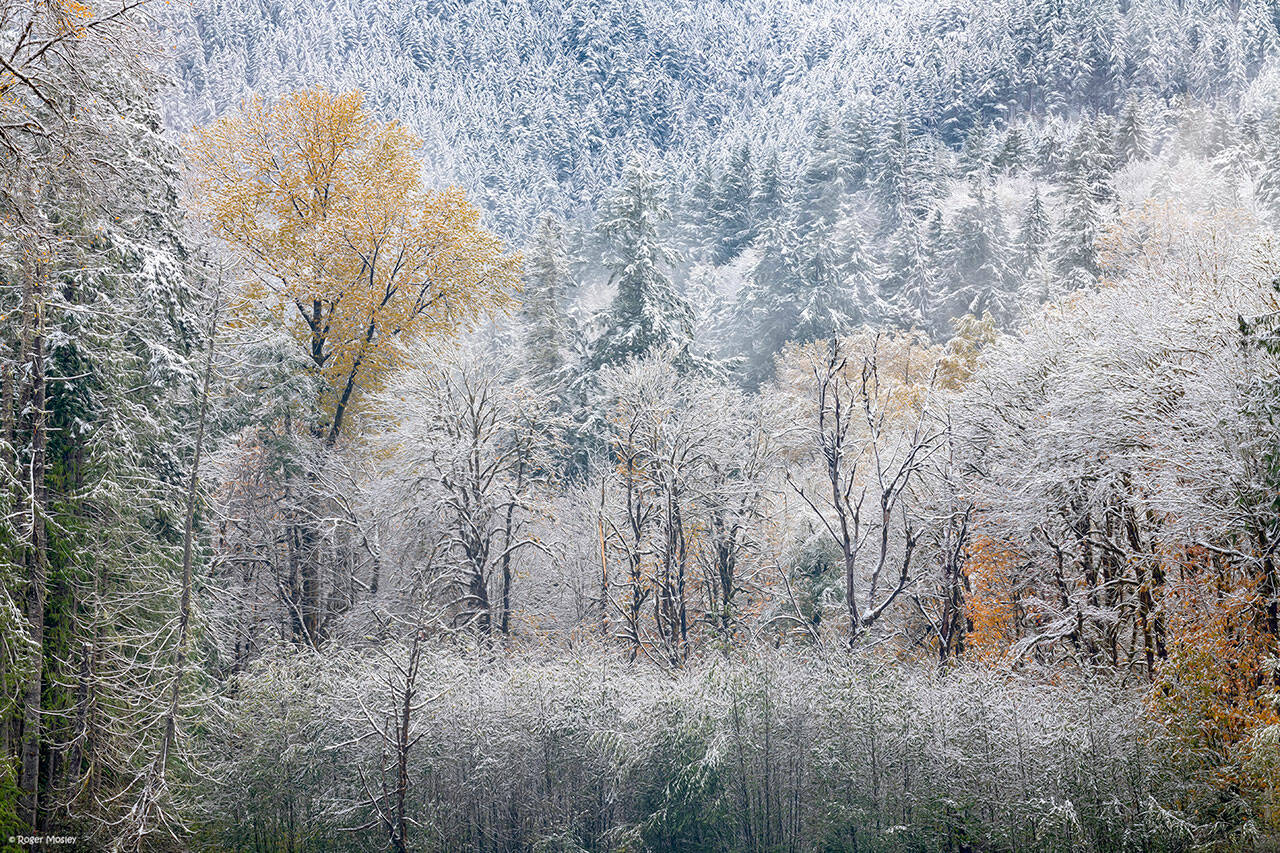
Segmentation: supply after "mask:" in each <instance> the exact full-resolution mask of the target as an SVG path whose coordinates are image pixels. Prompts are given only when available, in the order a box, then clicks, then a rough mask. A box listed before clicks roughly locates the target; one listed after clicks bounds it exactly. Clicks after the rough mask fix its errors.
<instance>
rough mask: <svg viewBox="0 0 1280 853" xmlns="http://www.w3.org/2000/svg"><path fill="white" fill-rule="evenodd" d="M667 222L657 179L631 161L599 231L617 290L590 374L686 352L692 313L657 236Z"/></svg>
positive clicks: (671, 258)
mask: <svg viewBox="0 0 1280 853" xmlns="http://www.w3.org/2000/svg"><path fill="white" fill-rule="evenodd" d="M667 216H668V214H667V208H666V205H665V203H664V200H663V198H662V193H661V188H660V184H659V182H658V178H657V176H656V175H655V174H654V173H653V171H652V169H650V168H649V167H648V166H647V165H645V164H643V163H641V162H640V161H638V160H633V161H632V162H631V163H629V164H628V165H627V168H626V171H625V173H624V174H623V177H622V184H621V187H620V188H619V189H618V191H617V192H616V193H615V194H614V195H613V197H612V198H610V199H609V201H608V202H607V203H606V205H605V208H604V211H603V213H602V217H601V221H600V224H599V226H598V231H599V233H600V236H601V238H602V239H603V240H604V243H605V263H606V265H607V267H608V269H609V270H610V273H611V275H610V283H611V284H612V285H614V286H616V288H617V290H616V292H615V294H614V297H613V301H612V302H611V303H610V305H609V308H608V309H607V311H606V312H605V314H604V315H603V316H602V317H601V320H602V322H603V329H602V331H601V333H600V336H599V337H598V338H597V339H596V341H595V343H594V345H593V346H592V351H591V357H590V362H589V365H588V366H589V369H590V370H591V371H596V370H599V369H600V368H602V367H606V366H609V365H615V364H621V363H622V362H625V361H627V360H628V359H633V358H637V357H640V356H644V355H646V354H648V353H650V352H653V351H654V350H656V349H660V348H666V347H676V348H678V349H681V350H686V351H687V350H688V348H689V345H690V343H691V342H692V339H693V311H692V309H690V307H689V304H688V303H687V302H686V301H685V299H684V297H683V296H681V295H680V294H679V293H678V292H677V291H676V288H675V286H674V285H673V284H672V282H671V278H670V275H669V273H670V269H671V265H672V263H673V261H674V255H673V253H672V252H671V251H670V250H668V249H667V247H666V246H665V245H664V244H663V242H662V238H661V237H660V235H659V230H658V229H659V227H660V225H661V224H662V223H663V222H664V221H665V220H666V219H667Z"/></svg>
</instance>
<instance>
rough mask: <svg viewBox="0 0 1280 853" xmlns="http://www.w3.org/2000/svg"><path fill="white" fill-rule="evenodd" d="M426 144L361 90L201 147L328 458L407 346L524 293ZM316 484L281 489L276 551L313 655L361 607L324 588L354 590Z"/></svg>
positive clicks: (260, 309) (511, 259)
mask: <svg viewBox="0 0 1280 853" xmlns="http://www.w3.org/2000/svg"><path fill="white" fill-rule="evenodd" d="M419 144H420V143H419V141H418V140H417V139H416V138H415V137H414V136H413V135H412V134H410V133H409V132H407V131H406V130H405V129H403V128H402V127H400V126H398V125H396V124H394V123H383V122H379V121H376V120H375V119H373V118H372V117H371V116H370V115H369V114H368V113H367V112H366V111H365V109H364V106H363V101H362V96H361V94H360V93H359V92H348V93H341V94H339V93H332V92H329V91H326V90H324V89H321V88H315V89H308V90H304V91H300V92H295V93H293V94H291V95H287V96H285V97H282V98H280V99H277V100H274V101H265V100H262V99H257V98H255V99H253V100H250V101H248V102H246V103H245V104H244V105H242V107H241V109H240V110H239V111H238V112H237V113H235V114H233V115H230V116H227V117H225V118H222V119H220V120H218V121H216V122H214V123H213V124H211V125H209V126H207V127H204V128H198V129H196V131H195V133H194V134H193V136H192V138H191V139H190V141H189V145H188V154H189V158H190V161H191V166H192V173H193V174H192V182H191V188H192V192H193V195H194V197H195V199H194V200H195V203H196V205H197V206H198V207H199V208H201V209H202V211H203V213H204V215H205V216H206V218H207V220H208V222H209V224H210V227H211V228H212V230H213V232H214V234H216V235H217V236H218V237H220V238H222V240H223V241H225V243H226V244H227V246H228V247H230V248H231V249H232V250H233V251H234V252H235V254H236V256H237V258H238V260H239V262H240V265H241V271H242V273H243V278H244V280H245V283H244V287H243V289H242V291H241V293H240V295H239V301H238V309H239V314H240V316H241V317H246V318H252V319H253V321H255V322H262V321H263V320H265V321H266V322H268V323H271V324H275V325H278V326H280V327H281V328H283V329H285V330H286V331H287V333H288V334H289V335H290V336H291V337H292V338H293V339H294V340H295V341H296V342H297V343H298V345H299V346H300V347H301V348H302V350H303V351H305V353H306V357H307V359H308V360H309V366H310V370H311V371H312V372H313V373H314V376H315V378H316V379H317V380H318V383H317V385H318V397H319V399H317V400H316V401H315V403H316V411H317V412H318V416H317V417H315V418H314V419H313V420H312V422H311V423H310V424H308V427H309V431H310V433H311V435H312V436H313V437H314V438H315V439H316V441H318V442H321V443H322V444H323V446H325V447H330V448H331V447H333V446H335V445H336V444H337V443H338V440H339V437H340V436H341V435H342V434H343V427H344V424H346V423H348V422H349V421H350V419H351V417H352V414H353V412H355V411H356V410H357V409H358V408H359V406H360V403H361V398H362V395H365V394H368V393H369V392H371V391H374V390H376V389H377V388H378V387H379V386H380V385H381V384H382V383H383V381H384V380H385V378H386V377H387V375H388V373H389V372H390V371H391V369H392V368H394V367H395V366H396V365H395V361H396V359H397V356H398V354H399V353H401V352H403V346H402V344H412V343H413V341H414V340H419V341H425V340H427V339H431V338H438V337H440V336H445V335H450V334H452V333H454V332H456V331H458V330H459V329H460V328H462V327H465V326H466V325H468V324H469V323H471V322H473V321H474V320H475V319H476V318H478V317H479V316H480V315H481V314H482V313H483V312H484V311H486V310H487V309H492V308H500V307H504V306H505V305H506V304H507V303H508V302H509V301H510V300H511V294H512V293H513V291H514V290H515V289H516V287H517V285H518V276H519V265H520V258H519V256H518V255H515V254H507V253H506V252H505V250H504V247H503V245H502V243H501V241H500V240H499V239H498V238H497V237H495V236H494V235H493V234H491V233H490V232H489V231H487V230H485V229H484V228H483V227H482V225H481V223H480V214H479V212H478V211H477V210H476V209H475V208H474V207H472V206H471V205H470V204H469V203H468V202H467V199H466V196H465V194H464V193H463V192H462V191H461V190H459V189H456V188H450V189H446V190H441V191H437V190H431V189H428V188H427V187H425V186H424V185H423V179H422V163H421V162H420V161H419V159H418V157H417V153H416V152H417V150H418V147H419ZM289 428H292V427H289ZM320 481H321V478H320V477H319V475H318V472H316V471H315V470H314V469H312V470H310V471H308V473H307V476H306V479H305V480H304V481H301V482H298V483H296V484H289V485H288V486H287V487H285V488H283V490H282V494H284V495H285V496H286V500H285V503H286V504H287V505H285V506H283V509H282V517H281V523H282V524H283V525H284V526H285V527H286V528H287V534H288V535H286V536H283V537H273V539H274V540H278V541H283V542H285V543H287V544H286V546H282V547H283V548H284V553H283V554H282V555H281V559H280V560H279V564H280V565H281V566H282V567H283V568H282V569H281V573H282V576H283V577H282V580H281V581H280V582H277V586H278V587H279V588H280V589H281V590H282V592H281V598H282V602H281V603H282V604H283V605H284V612H285V613H287V614H288V616H287V618H288V620H289V621H290V623H291V632H292V635H293V637H294V638H295V640H296V641H298V642H301V643H306V644H308V645H313V646H314V645H317V644H318V643H319V642H320V641H321V640H322V639H323V638H324V636H325V634H326V624H327V622H328V617H329V616H330V615H332V614H333V613H335V612H338V611H339V610H340V609H341V608H342V607H346V606H349V603H346V599H344V598H342V596H341V595H337V596H330V595H327V594H326V587H328V588H330V589H332V590H337V591H341V590H344V589H348V588H352V587H353V586H354V580H353V578H352V577H350V576H349V575H350V572H351V571H353V569H351V568H349V567H347V568H343V566H344V565H345V561H344V560H343V559H342V558H341V555H338V559H334V560H327V558H326V552H325V550H324V549H325V547H330V548H340V547H342V546H341V545H340V543H337V542H336V540H334V535H333V534H332V533H326V534H324V536H327V537H328V539H323V538H322V533H321V531H320V530H319V529H318V526H317V521H316V520H317V519H318V518H322V517H324V516H325V515H326V513H327V514H329V515H332V516H335V517H338V516H340V515H341V513H340V512H338V511H337V510H336V509H335V510H334V512H328V510H327V509H326V507H328V506H329V505H330V504H331V503H332V502H333V496H332V495H331V494H329V493H327V492H325V491H324V488H322V486H321V482H320ZM326 542H329V545H328V546H326V544H325V543H326ZM327 571H328V573H326V572H327ZM344 572H345V573H347V574H346V576H344V574H343V573H344Z"/></svg>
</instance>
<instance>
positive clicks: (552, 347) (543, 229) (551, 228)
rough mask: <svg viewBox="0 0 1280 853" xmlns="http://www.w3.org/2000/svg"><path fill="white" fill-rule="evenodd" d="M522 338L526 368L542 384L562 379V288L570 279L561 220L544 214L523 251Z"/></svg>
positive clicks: (565, 332)
mask: <svg viewBox="0 0 1280 853" xmlns="http://www.w3.org/2000/svg"><path fill="white" fill-rule="evenodd" d="M525 258H526V261H525V284H524V303H523V306H522V310H521V314H522V315H523V320H524V328H523V339H524V349H525V355H526V358H527V359H528V360H527V362H526V370H527V371H528V373H529V374H530V375H531V376H532V377H533V378H534V380H535V381H537V382H539V383H541V384H543V385H544V386H555V385H557V384H558V383H559V381H560V379H561V373H562V371H563V368H564V363H565V357H564V354H565V350H566V347H567V346H568V337H569V330H568V326H569V321H568V317H567V316H566V314H565V310H564V304H565V290H566V285H567V284H568V282H569V280H570V270H569V257H568V254H567V252H566V251H565V239H564V223H562V222H561V221H560V220H559V219H557V218H556V217H554V216H552V215H550V214H547V215H546V216H544V217H543V218H542V220H541V221H540V222H539V223H538V230H537V231H536V232H535V233H534V236H533V239H532V240H531V241H530V244H529V246H528V248H527V249H526V250H525Z"/></svg>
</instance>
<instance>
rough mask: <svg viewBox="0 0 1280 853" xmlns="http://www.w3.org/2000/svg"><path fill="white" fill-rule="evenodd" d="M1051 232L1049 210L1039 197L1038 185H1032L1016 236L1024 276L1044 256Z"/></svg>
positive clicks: (1020, 268) (1019, 264) (1020, 265)
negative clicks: (1029, 197)
mask: <svg viewBox="0 0 1280 853" xmlns="http://www.w3.org/2000/svg"><path fill="white" fill-rule="evenodd" d="M1051 232H1052V224H1051V223H1050V222H1049V211H1048V210H1047V209H1046V208H1045V206H1044V202H1043V201H1042V200H1041V198H1040V187H1039V186H1035V187H1032V188H1031V200H1030V201H1028V202H1027V211H1026V213H1025V214H1024V215H1023V217H1022V226H1021V227H1020V228H1019V229H1018V238H1017V251H1018V266H1019V271H1020V272H1021V273H1022V274H1023V275H1024V276H1025V275H1026V274H1027V272H1028V270H1030V269H1031V268H1032V267H1033V266H1034V265H1035V264H1036V263H1037V262H1039V261H1040V260H1042V259H1043V258H1044V257H1045V255H1046V253H1047V252H1048V249H1049V239H1050V236H1051Z"/></svg>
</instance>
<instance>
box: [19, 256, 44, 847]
mask: <svg viewBox="0 0 1280 853" xmlns="http://www.w3.org/2000/svg"><path fill="white" fill-rule="evenodd" d="M34 251H35V250H34V249H32V248H28V253H29V254H31V253H34ZM29 263H30V265H31V266H30V267H28V279H27V305H26V308H25V310H26V311H27V312H28V314H27V317H26V318H25V320H24V322H25V323H26V324H27V332H28V339H29V341H30V344H29V346H28V347H27V363H28V366H29V370H30V377H31V378H30V385H29V386H28V388H27V389H26V390H25V392H24V394H23V398H24V399H23V404H24V405H20V407H19V408H20V410H28V411H30V412H31V430H30V434H31V439H30V440H31V450H30V455H29V459H28V464H27V471H26V472H24V473H25V478H26V479H27V482H28V493H27V494H26V495H24V496H23V498H24V501H25V502H26V503H27V504H28V505H27V507H26V508H25V509H26V514H27V531H26V532H27V541H26V542H25V543H23V546H24V552H25V553H24V560H23V562H24V565H25V568H26V574H27V595H26V616H27V630H28V634H29V639H30V641H31V646H32V650H33V653H34V656H35V666H34V667H33V668H32V671H31V674H30V675H29V676H28V678H27V683H26V684H25V685H24V687H23V699H22V745H21V755H22V761H21V771H20V776H19V782H18V787H19V791H20V792H21V794H20V803H19V812H18V813H19V817H20V818H21V819H23V820H25V821H26V822H27V824H28V825H29V826H30V827H31V828H32V829H37V828H38V826H39V816H40V795H39V786H40V746H41V694H42V692H43V689H44V616H45V614H44V603H45V583H46V558H47V556H48V555H47V554H46V536H45V512H46V508H47V503H48V492H47V488H46V485H45V463H46V460H45V447H46V444H47V434H46V431H45V365H44V316H43V315H44V282H43V280H42V278H43V272H42V270H41V269H40V268H39V265H38V263H37V261H36V260H35V259H34V258H31V259H30V260H29Z"/></svg>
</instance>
